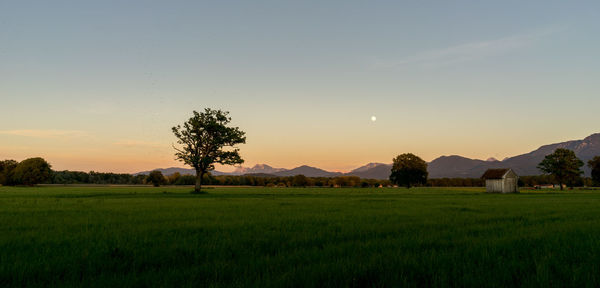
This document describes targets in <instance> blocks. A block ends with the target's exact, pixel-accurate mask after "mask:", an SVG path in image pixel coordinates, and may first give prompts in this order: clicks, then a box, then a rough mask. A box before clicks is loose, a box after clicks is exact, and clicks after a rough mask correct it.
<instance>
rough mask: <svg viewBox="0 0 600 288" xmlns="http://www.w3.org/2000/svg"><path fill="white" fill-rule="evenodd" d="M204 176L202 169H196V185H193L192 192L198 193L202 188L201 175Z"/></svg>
mask: <svg viewBox="0 0 600 288" xmlns="http://www.w3.org/2000/svg"><path fill="white" fill-rule="evenodd" d="M203 176H204V172H203V171H198V170H196V187H194V192H196V193H200V190H201V189H202V177H203Z"/></svg>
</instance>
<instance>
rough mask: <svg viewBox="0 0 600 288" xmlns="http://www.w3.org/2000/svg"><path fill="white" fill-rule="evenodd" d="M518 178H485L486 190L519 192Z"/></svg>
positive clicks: (489, 191)
mask: <svg viewBox="0 0 600 288" xmlns="http://www.w3.org/2000/svg"><path fill="white" fill-rule="evenodd" d="M517 185H518V184H517V178H513V177H507V178H504V179H487V180H485V190H486V192H488V193H513V192H517V191H518V189H517Z"/></svg>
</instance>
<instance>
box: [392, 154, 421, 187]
mask: <svg viewBox="0 0 600 288" xmlns="http://www.w3.org/2000/svg"><path fill="white" fill-rule="evenodd" d="M428 175H429V173H428V172H427V162H425V161H424V160H423V159H421V158H419V156H416V155H414V154H411V153H405V154H402V155H398V156H397V157H396V158H394V163H393V165H392V174H391V175H390V181H392V183H394V184H397V185H398V186H406V188H410V187H412V186H414V185H417V184H426V183H427V176H428Z"/></svg>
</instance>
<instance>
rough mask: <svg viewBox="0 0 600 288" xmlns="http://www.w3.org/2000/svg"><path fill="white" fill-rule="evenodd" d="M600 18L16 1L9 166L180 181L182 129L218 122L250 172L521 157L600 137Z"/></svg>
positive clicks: (4, 134) (9, 24) (549, 8)
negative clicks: (199, 119)
mask: <svg viewBox="0 0 600 288" xmlns="http://www.w3.org/2000/svg"><path fill="white" fill-rule="evenodd" d="M599 19H600V2H597V1H293V2H292V1H0V100H1V101H0V105H1V106H0V108H1V113H0V159H6V158H11V159H17V160H22V159H24V158H28V157H33V156H43V157H45V158H47V159H48V160H49V162H50V163H51V164H53V166H54V168H55V169H69V170H86V171H87V170H95V171H116V172H135V171H138V170H146V169H152V168H157V167H167V166H181V164H178V162H176V161H175V160H174V156H173V149H172V147H171V143H173V142H175V139H174V137H173V135H172V133H171V131H170V127H172V126H174V125H176V124H180V123H182V122H183V121H185V120H186V119H187V118H189V117H190V116H191V111H192V110H202V109H203V108H205V107H211V108H221V109H224V110H228V111H230V112H231V116H232V117H233V122H234V125H236V126H239V127H240V128H241V129H242V130H244V131H246V132H247V137H248V141H247V142H248V143H247V144H246V145H242V146H241V147H240V148H241V149H242V156H243V157H244V158H245V159H246V164H245V165H254V164H256V163H267V164H270V165H272V166H276V167H287V168H292V167H294V166H297V165H301V164H308V165H313V166H318V167H322V168H326V169H331V170H340V171H345V170H348V169H352V168H354V167H356V166H359V165H362V164H365V163H367V162H374V161H377V162H391V159H392V158H393V157H394V156H395V155H397V154H400V153H405V152H412V153H415V154H417V155H420V156H421V157H422V158H424V159H425V160H428V161H430V160H433V159H434V158H436V157H438V156H441V155H451V154H459V155H463V156H467V157H472V158H483V159H485V158H487V157H496V158H504V157H507V156H513V155H516V154H520V153H525V152H529V151H531V150H533V149H535V148H537V147H538V146H540V145H542V144H548V143H552V142H559V141H564V140H570V139H581V138H583V137H585V136H587V135H589V134H591V133H595V132H600V127H599V126H598V124H597V123H600V121H599V120H600V113H597V110H598V107H600V97H599V92H600V87H599V86H600V84H599V83H600V81H598V79H600V69H599V68H598V67H600V66H599V65H600V57H598V51H600V37H598V35H599V32H600V20H599ZM373 115H375V116H376V117H377V121H375V122H372V121H371V120H370V118H371V116H373Z"/></svg>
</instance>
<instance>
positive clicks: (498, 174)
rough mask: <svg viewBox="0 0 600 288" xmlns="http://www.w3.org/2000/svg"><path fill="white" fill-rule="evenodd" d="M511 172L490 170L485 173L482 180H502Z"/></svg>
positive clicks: (502, 169) (503, 169) (506, 169)
mask: <svg viewBox="0 0 600 288" xmlns="http://www.w3.org/2000/svg"><path fill="white" fill-rule="evenodd" d="M509 170H510V169H508V168H500V169H488V170H487V171H485V173H483V175H482V176H481V178H482V179H502V177H504V175H505V174H506V172H508V171H509Z"/></svg>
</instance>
